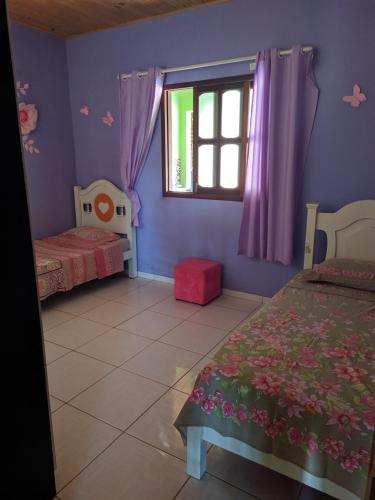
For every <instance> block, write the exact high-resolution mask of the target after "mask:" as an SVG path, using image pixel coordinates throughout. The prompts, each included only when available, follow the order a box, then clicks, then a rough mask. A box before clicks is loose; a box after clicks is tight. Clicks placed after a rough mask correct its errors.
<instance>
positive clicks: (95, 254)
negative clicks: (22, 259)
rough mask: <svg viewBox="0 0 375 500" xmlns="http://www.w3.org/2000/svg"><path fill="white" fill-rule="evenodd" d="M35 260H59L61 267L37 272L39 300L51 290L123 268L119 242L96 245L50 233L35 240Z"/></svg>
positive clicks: (63, 290) (61, 288) (66, 287)
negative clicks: (50, 235)
mask: <svg viewBox="0 0 375 500" xmlns="http://www.w3.org/2000/svg"><path fill="white" fill-rule="evenodd" d="M34 247H35V253H36V260H37V262H38V260H39V261H40V262H47V261H50V262H53V261H56V260H57V261H59V262H60V269H58V270H52V269H51V270H50V272H47V273H44V274H39V273H38V290H39V297H40V299H45V298H46V297H48V296H49V295H51V294H52V293H54V292H57V291H61V292H66V291H68V290H71V289H72V288H73V287H74V286H76V285H80V284H81V283H85V282H87V281H91V280H93V279H95V278H104V277H106V276H110V275H111V274H114V273H117V272H120V271H123V270H124V260H123V253H122V245H121V241H120V240H117V241H111V242H108V243H103V244H100V245H98V244H97V243H96V244H94V243H93V242H90V241H87V242H85V241H83V240H82V239H74V238H72V237H69V238H65V237H63V236H62V235H61V236H53V237H50V238H45V239H43V240H36V241H35V242H34Z"/></svg>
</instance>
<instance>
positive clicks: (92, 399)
mask: <svg viewBox="0 0 375 500" xmlns="http://www.w3.org/2000/svg"><path fill="white" fill-rule="evenodd" d="M259 305H260V304H259V303H258V302H254V301H250V300H244V299H237V298H233V297H228V296H222V297H220V298H219V299H217V300H216V301H214V302H213V303H212V304H209V305H208V306H205V307H203V308H202V307H200V306H197V305H194V304H188V303H185V302H179V301H175V299H174V298H173V287H172V285H170V284H167V283H161V282H156V281H150V280H145V279H141V278H138V279H135V280H130V279H128V278H125V277H122V276H117V277H116V278H114V279H112V278H108V279H105V280H101V281H96V282H91V283H87V284H86V285H83V286H81V287H77V288H76V289H74V290H72V291H71V292H69V293H66V294H60V295H55V296H52V297H50V298H49V299H47V300H46V301H45V302H44V303H43V304H42V318H43V326H44V337H45V349H46V359H47V364H48V367H47V371H48V385H49V391H50V394H51V398H50V399H51V411H52V423H53V433H54V440H55V451H56V461H57V468H56V471H55V473H56V484H57V490H58V493H57V498H59V499H61V500H149V499H151V498H152V500H173V499H176V500H190V499H191V500H246V499H249V500H251V499H253V500H254V499H261V500H266V499H267V500H268V499H270V500H271V499H272V500H284V499H285V500H294V499H295V500H297V499H301V500H302V499H309V500H318V499H319V500H323V499H328V498H329V497H327V496H325V495H321V494H319V493H318V492H315V491H314V490H311V489H310V488H307V487H302V486H301V485H300V484H299V483H296V482H295V481H292V480H290V479H287V478H285V477H283V476H280V475H278V474H276V473H274V472H272V471H269V470H267V469H265V468H262V467H260V466H258V465H256V464H254V463H251V462H249V461H247V460H244V459H241V458H240V457H236V456H234V455H231V454H230V453H227V452H224V451H223V450H220V449H217V448H215V447H212V448H211V449H210V451H209V454H208V472H207V473H206V475H205V476H204V478H203V479H202V480H201V481H197V480H195V479H192V478H189V477H188V476H187V475H186V473H185V449H184V446H183V443H182V440H181V438H180V435H179V433H178V432H177V430H176V429H175V428H174V426H173V422H174V420H175V418H176V417H177V415H178V413H179V411H180V409H181V407H182V406H183V404H184V401H185V400H186V397H187V394H189V392H190V391H191V389H192V387H193V385H194V382H195V377H196V375H197V373H198V371H199V370H200V368H201V367H202V366H204V365H205V364H206V363H207V362H209V360H210V358H211V357H212V356H213V355H214V353H215V351H216V350H217V349H218V347H220V345H221V344H222V343H223V342H224V341H225V339H226V337H227V336H228V334H229V332H230V331H231V330H232V329H234V328H236V327H237V326H238V325H239V324H240V323H241V322H242V321H243V320H244V319H245V318H246V317H248V316H249V315H250V314H252V313H253V312H254V311H255V310H256V309H257V308H258V307H259Z"/></svg>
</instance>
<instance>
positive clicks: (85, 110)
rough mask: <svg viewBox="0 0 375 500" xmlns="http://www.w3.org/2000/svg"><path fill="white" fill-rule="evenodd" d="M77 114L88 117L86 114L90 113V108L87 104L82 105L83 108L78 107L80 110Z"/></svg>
mask: <svg viewBox="0 0 375 500" xmlns="http://www.w3.org/2000/svg"><path fill="white" fill-rule="evenodd" d="M79 112H80V113H81V114H82V115H86V116H88V114H89V113H90V108H89V106H88V105H87V104H83V106H81V107H80V110H79Z"/></svg>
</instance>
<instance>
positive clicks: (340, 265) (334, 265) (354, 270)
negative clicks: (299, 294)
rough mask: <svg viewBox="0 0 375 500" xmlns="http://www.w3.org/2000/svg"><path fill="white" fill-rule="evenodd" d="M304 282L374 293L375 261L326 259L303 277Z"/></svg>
mask: <svg viewBox="0 0 375 500" xmlns="http://www.w3.org/2000/svg"><path fill="white" fill-rule="evenodd" d="M304 278H305V280H306V281H312V282H325V283H332V284H334V285H339V286H345V287H349V288H357V289H359V290H367V291H370V292H375V261H367V260H357V259H327V260H325V261H324V262H322V263H321V264H316V265H315V266H314V268H313V269H311V270H310V271H307V272H306V274H305V276H304Z"/></svg>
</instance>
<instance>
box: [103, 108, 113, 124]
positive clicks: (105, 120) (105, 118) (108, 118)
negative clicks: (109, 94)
mask: <svg viewBox="0 0 375 500" xmlns="http://www.w3.org/2000/svg"><path fill="white" fill-rule="evenodd" d="M102 121H103V123H104V124H105V125H108V127H112V123H113V122H114V121H115V119H114V118H113V116H112V113H111V112H110V111H107V114H106V115H105V116H102Z"/></svg>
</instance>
